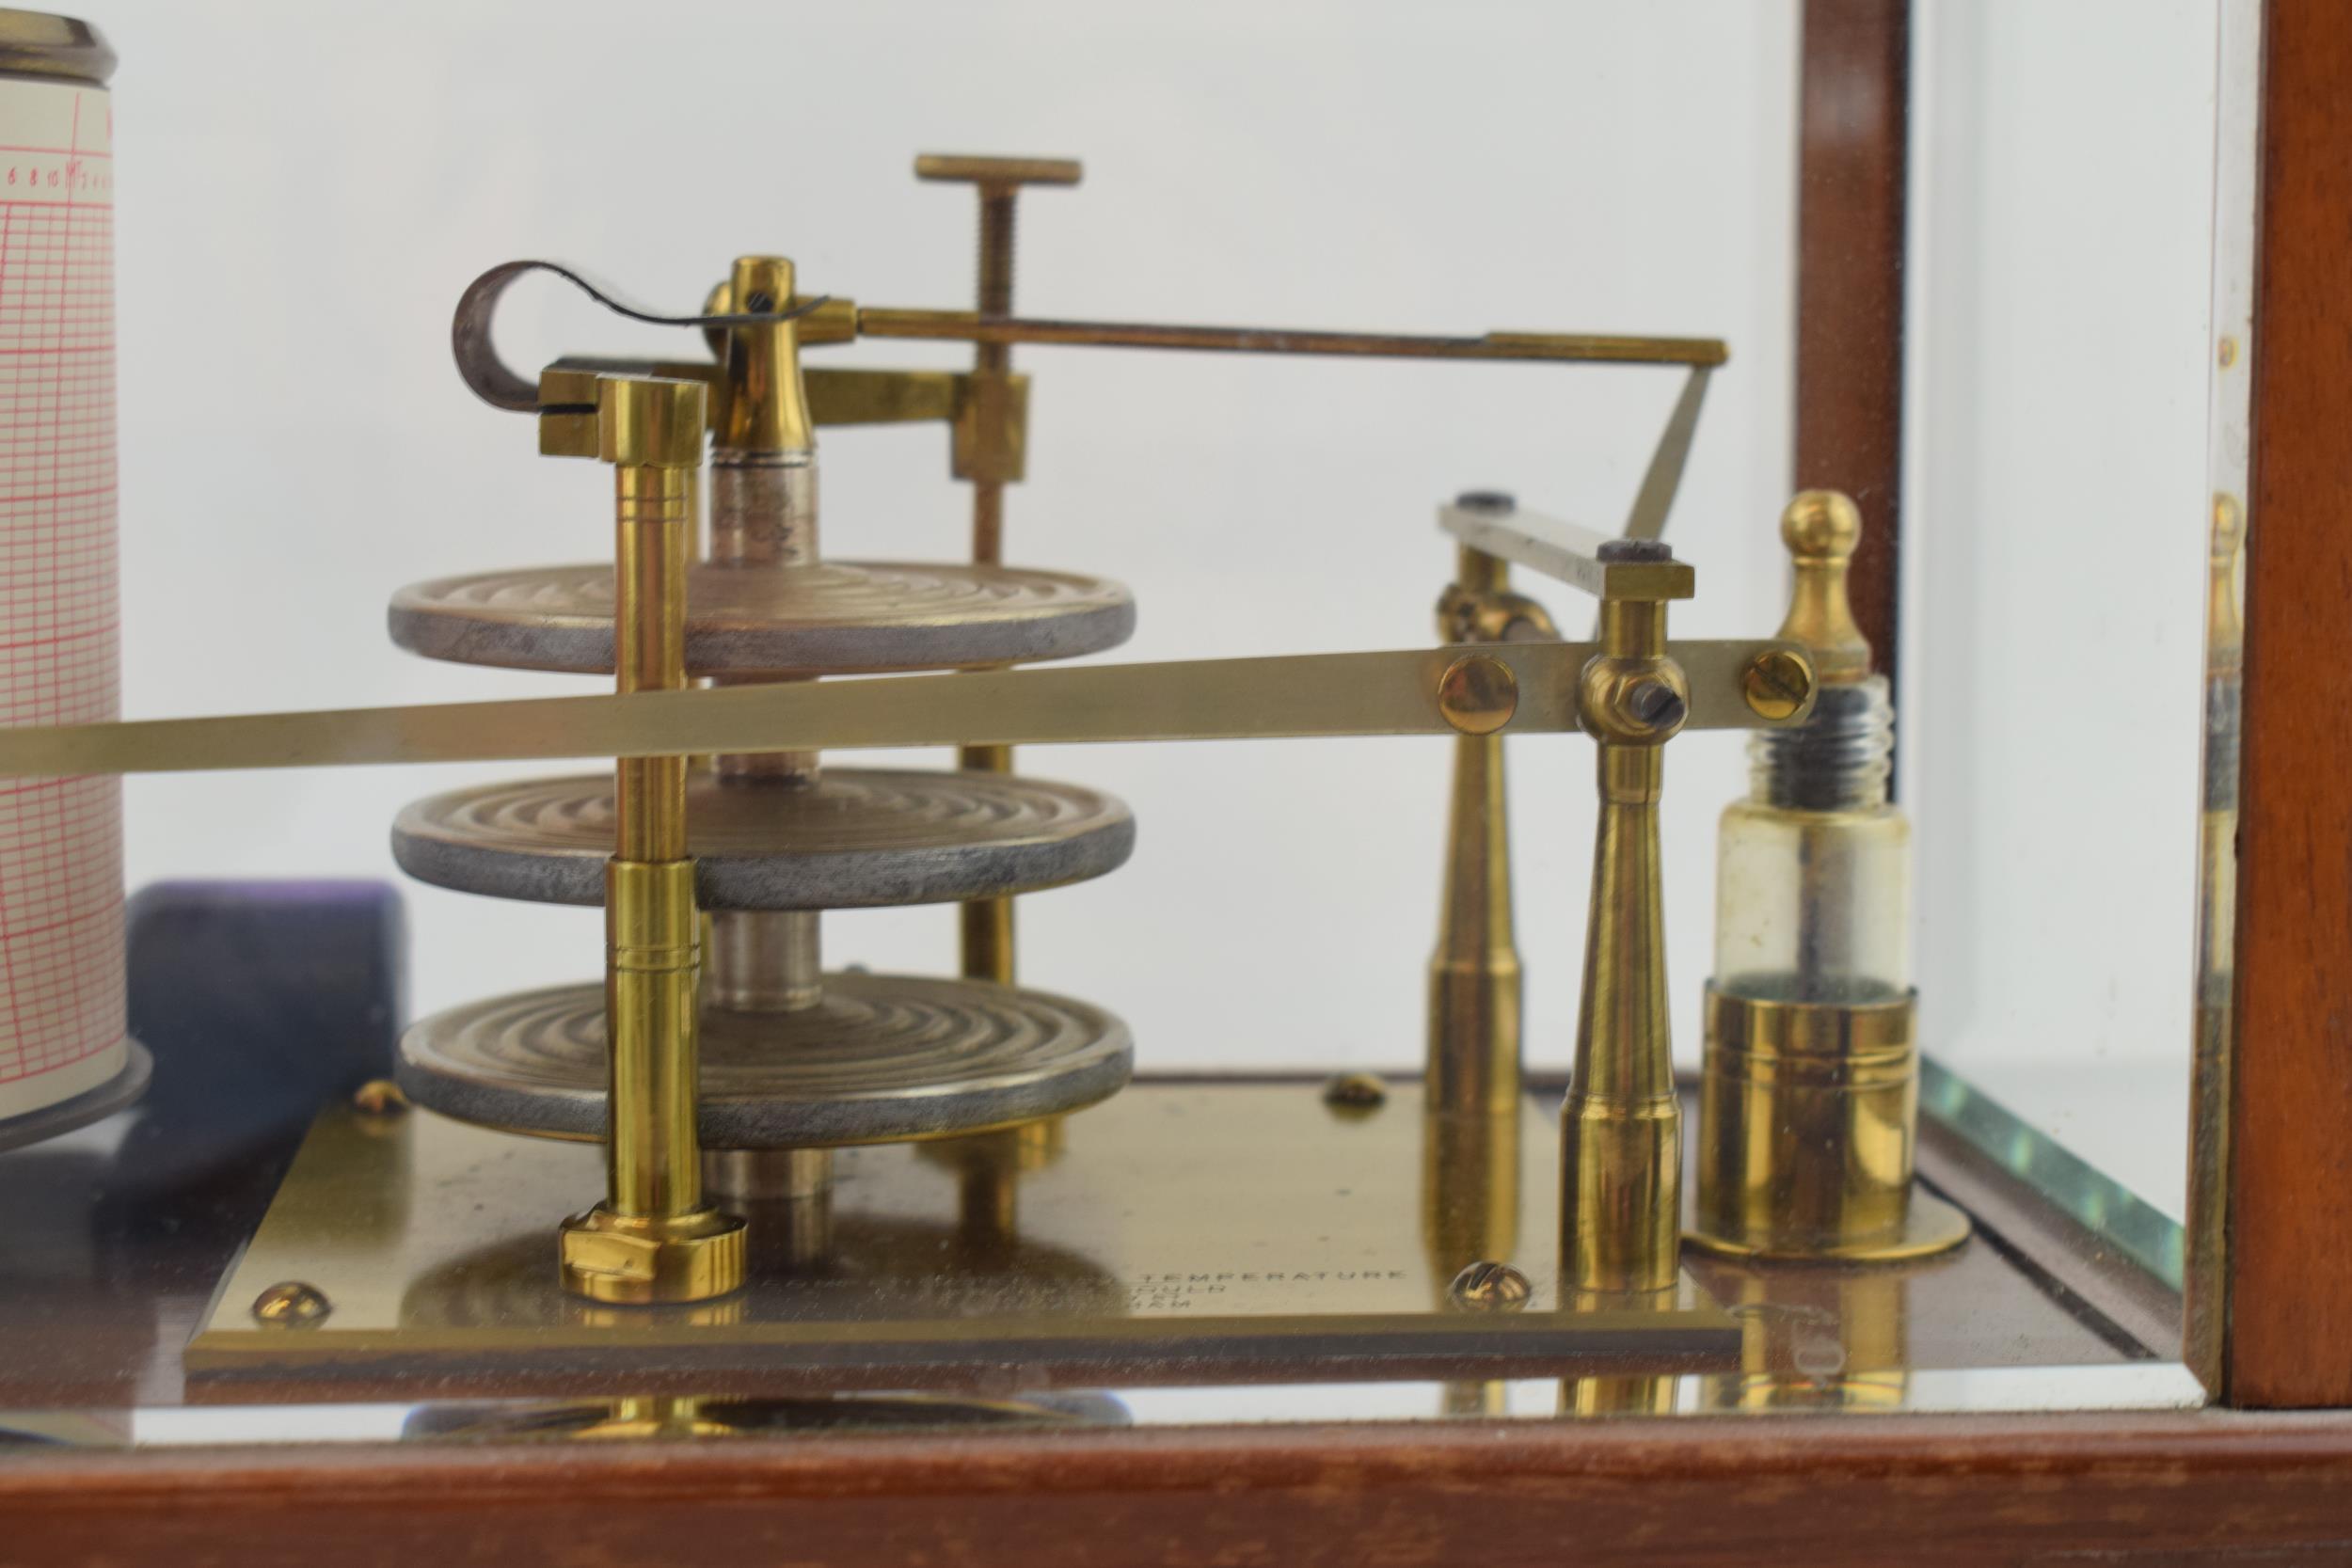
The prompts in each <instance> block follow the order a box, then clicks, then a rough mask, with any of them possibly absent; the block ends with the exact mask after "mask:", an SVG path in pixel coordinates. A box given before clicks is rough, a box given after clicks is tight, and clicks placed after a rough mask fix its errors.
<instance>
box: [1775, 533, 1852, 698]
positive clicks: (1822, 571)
mask: <svg viewBox="0 0 2352 1568" xmlns="http://www.w3.org/2000/svg"><path fill="white" fill-rule="evenodd" d="M1780 537H1781V542H1782V543H1783V544H1785V545H1787V546H1788V554H1789V558H1790V559H1791V561H1793V562H1794V563H1795V565H1796V574H1797V575H1796V589H1795V592H1794V593H1793V594H1791V595H1790V597H1789V601H1788V619H1787V620H1785V621H1783V622H1782V623H1781V624H1780V635H1781V636H1783V637H1785V638H1787V639H1788V641H1792V642H1802V643H1804V645H1805V646H1806V647H1807V648H1809V649H1811V650H1812V653H1813V667H1814V670H1815V672H1816V673H1817V674H1818V676H1819V677H1820V680H1821V681H1822V683H1823V684H1825V685H1851V683H1853V682H1855V681H1860V680H1865V679H1867V678H1868V676H1869V673H1870V643H1869V640H1868V639H1867V638H1865V637H1864V636H1863V635H1862V628H1861V627H1860V626H1857V625H1855V624H1854V618H1853V605H1852V603H1851V601H1850V600H1849V599H1848V598H1847V596H1846V578H1847V575H1848V573H1849V572H1850V571H1851V568H1852V566H1853V552H1854V547H1855V546H1857V545H1859V544H1860V543H1861V542H1862V513H1861V511H1860V510H1859V509H1858V508H1857V507H1855V505H1854V503H1853V502H1852V500H1851V499H1849V498H1847V497H1845V496H1843V495H1840V494H1839V493H1838V492H1836V491H1835V490H1800V491H1799V492H1797V495H1796V497H1795V499H1792V500H1790V501H1789V503H1788V510H1786V511H1784V512H1783V513H1782V514H1781V515H1780Z"/></svg>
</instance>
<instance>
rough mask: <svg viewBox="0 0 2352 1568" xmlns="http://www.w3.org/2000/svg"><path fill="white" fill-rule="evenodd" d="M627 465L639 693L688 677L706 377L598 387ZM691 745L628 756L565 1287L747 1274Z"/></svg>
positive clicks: (622, 468)
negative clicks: (580, 1197)
mask: <svg viewBox="0 0 2352 1568" xmlns="http://www.w3.org/2000/svg"><path fill="white" fill-rule="evenodd" d="M597 397H598V404H597V427H598V429H597V441H598V449H599V452H600V454H601V455H602V456H603V457H604V458H605V460H606V461H608V462H610V463H612V465H613V496H614V508H613V511H614V519H615V527H614V557H615V567H614V583H613V601H614V626H613V630H614V650H615V655H614V662H615V666H616V670H617V674H618V684H619V687H620V689H621V691H622V692H623V693H629V692H638V691H672V690H680V689H684V687H685V685H686V574H687V568H688V565H689V563H690V562H691V559H692V544H693V533H694V517H695V506H694V500H695V496H694V478H695V474H696V471H697V469H698V468H699V466H700V462H701V457H702V430H703V418H704V412H703V411H704V392H703V388H701V387H700V386H699V385H696V384H694V383H691V382H682V381H667V380H660V379H652V378H621V377H615V378H611V379H608V380H605V381H603V382H601V383H600V384H599V386H598V388H597ZM686 768H687V764H686V760H685V758H684V757H682V756H667V757H625V758H623V759H622V760H620V761H619V762H618V763H617V764H616V765H615V777H614V790H615V795H616V800H615V816H616V818H617V824H616V829H615V843H614V852H613V856H612V861H611V862H610V863H608V864H607V866H606V869H605V1036H606V1044H607V1055H608V1061H609V1067H608V1077H607V1080H606V1110H607V1117H608V1118H609V1127H608V1129H607V1132H606V1138H605V1161H606V1190H605V1200H604V1202H603V1203H601V1204H599V1205H598V1206H597V1207H596V1208H595V1209H593V1210H591V1211H589V1212H587V1213H584V1214H580V1215H576V1216H574V1217H573V1218H572V1219H570V1220H567V1221H565V1222H564V1229H563V1234H562V1237H561V1239H560V1244H559V1249H558V1256H559V1259H560V1261H561V1264H562V1268H563V1277H564V1285H565V1286H566V1288H568V1289H570V1290H572V1291H577V1292H578V1293H580V1294H582V1295H585V1296H588V1297H591V1298H592V1299H595V1300H597V1301H606V1302H624V1303H632V1304H645V1303H657V1302H676V1301H700V1300H704V1299H707V1298H708V1297H711V1296H718V1295H724V1294H725V1293H727V1292H728V1291H733V1290H735V1289H736V1288H738V1287H739V1286H740V1285H741V1284H742V1282H743V1266H744V1244H743V1227H742V1224H741V1222H739V1221H737V1220H734V1219H731V1218H729V1217H727V1216H725V1215H723V1214H720V1213H718V1212H715V1211H713V1210H711V1209H710V1208H708V1207H707V1206H706V1205H705V1204H704V1202H703V1192H702V1159H701V1150H700V1147H699V1144H698V1140H697V1137H696V1129H695V1098H696V1093H695V1091H696V1081H697V1078H698V1076H699V1066H700V1063H699V1055H700V1053H699V1044H700V1037H699V1033H698V1020H697V1013H696V1001H697V999H696V990H697V989H698V983H699V981H700V979H701V973H700V972H701V961H702V948H701V921H700V919H699V917H698V915H697V913H696V911H695V908H694V863H693V862H692V861H691V860H690V859H688V858H687V839H686Z"/></svg>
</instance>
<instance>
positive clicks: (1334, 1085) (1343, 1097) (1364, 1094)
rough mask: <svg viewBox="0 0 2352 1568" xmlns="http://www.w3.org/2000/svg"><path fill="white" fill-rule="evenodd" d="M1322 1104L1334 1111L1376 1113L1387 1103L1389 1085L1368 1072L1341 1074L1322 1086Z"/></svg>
mask: <svg viewBox="0 0 2352 1568" xmlns="http://www.w3.org/2000/svg"><path fill="white" fill-rule="evenodd" d="M1323 1102H1324V1103H1325V1104H1326V1105H1328V1106H1330V1107H1331V1109H1333V1110H1334V1111H1376V1110H1378V1109H1379V1108H1380V1107H1381V1106H1383V1105H1386V1104H1387V1103H1388V1102H1389V1085H1386V1084H1384V1083H1382V1082H1381V1081H1380V1080H1379V1079H1378V1078H1376V1077H1375V1076H1374V1075H1373V1074H1371V1073H1369V1072H1343V1073H1340V1074H1339V1075H1337V1076H1336V1077H1334V1078H1331V1079H1330V1080H1328V1081H1327V1082H1326V1083H1325V1084H1324V1085H1323Z"/></svg>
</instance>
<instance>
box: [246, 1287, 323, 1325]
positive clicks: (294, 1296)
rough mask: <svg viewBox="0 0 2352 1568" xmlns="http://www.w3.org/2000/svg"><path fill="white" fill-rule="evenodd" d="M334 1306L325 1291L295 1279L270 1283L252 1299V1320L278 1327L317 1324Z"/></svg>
mask: <svg viewBox="0 0 2352 1568" xmlns="http://www.w3.org/2000/svg"><path fill="white" fill-rule="evenodd" d="M334 1309H335V1308H334V1307H333V1305H332V1304H331V1303H329V1302H328V1301H327V1299H326V1291H322V1290H320V1289H319V1288H318V1287H317V1286H315V1285H310V1284H306V1283H305V1282H303V1281H302V1280H299V1279H289V1280H286V1281H284V1282H283V1283H281V1284H277V1285H273V1286H271V1287H270V1288H269V1289H268V1290H266V1291H262V1293H261V1294H260V1295H258V1296H255V1297H254V1298H253V1317H254V1320H255V1321H256V1322H258V1323H270V1324H273V1325H275V1326H277V1327H279V1328H300V1327H304V1326H306V1325H308V1324H310V1323H318V1322H319V1321H321V1320H322V1319H324V1318H325V1317H326V1315H327V1313H329V1312H331V1311H333V1310H334Z"/></svg>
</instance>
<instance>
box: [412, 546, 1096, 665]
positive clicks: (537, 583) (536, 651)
mask: <svg viewBox="0 0 2352 1568" xmlns="http://www.w3.org/2000/svg"><path fill="white" fill-rule="evenodd" d="M686 596H687V611H686V667H687V669H688V670H689V671H690V672H691V673H694V674H697V675H785V674H803V675H812V674H828V673H841V672H849V671H877V670H950V669H957V668H961V667H963V666H966V665H981V664H1018V663H1025V662H1028V661H1030V660H1035V659H1049V658H1074V657H1077V656H1079V655H1081V654H1091V653H1100V652H1101V651H1102V650H1104V648H1114V647H1117V646H1118V645H1119V644H1120V643H1121V642H1124V641H1126V640H1127V638H1128V637H1129V635H1130V634H1131V633H1133V632H1134V630H1135V626H1136V607H1135V601H1134V599H1133V598H1131V597H1130V596H1129V595H1128V593H1127V590H1126V589H1125V588H1124V587H1122V586H1120V584H1118V583H1116V582H1109V581H1105V580H1104V579H1102V578H1083V577H1073V576H1071V575H1068V574H1066V573H1061V572H1035V571H1028V570H1025V569H1022V568H1018V567H1011V566H966V565H914V564H900V563H896V562H890V563H885V562H856V561H828V562H819V563H818V564H816V565H812V566H799V567H792V568H788V569H784V570H774V569H765V568H763V569H759V570H747V569H744V568H740V567H732V566H714V565H711V564H708V563H707V562H705V563H702V564H698V565H696V566H695V567H694V568H693V572H692V575H691V577H690V578H688V579H687V594H686ZM390 628H391V634H392V641H394V642H396V643H398V644H399V645H400V646H402V647H404V648H406V649H408V650H409V651H411V652H412V653H420V654H422V655H424V656H425V657H427V658H445V659H451V660H453V661H455V662H457V663H460V664H491V665H499V666H502V667H504V668H507V669H516V670H565V671H576V672H580V673H596V672H610V671H611V670H612V567H611V566H610V565H607V564H595V565H586V566H544V567H535V568H530V569H526V570H521V571H510V572H483V573H478V574H476V575H474V576H471V577H462V578H438V579H437V580H435V581H432V582H421V583H417V584H414V585H413V586H411V587H407V588H404V589H402V590H401V591H400V592H399V593H397V594H393V595H392V607H391V615H390Z"/></svg>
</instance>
